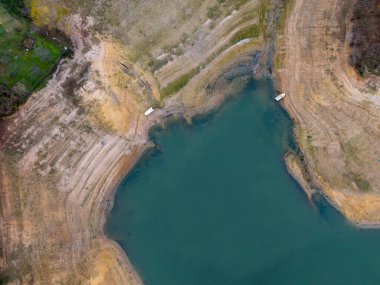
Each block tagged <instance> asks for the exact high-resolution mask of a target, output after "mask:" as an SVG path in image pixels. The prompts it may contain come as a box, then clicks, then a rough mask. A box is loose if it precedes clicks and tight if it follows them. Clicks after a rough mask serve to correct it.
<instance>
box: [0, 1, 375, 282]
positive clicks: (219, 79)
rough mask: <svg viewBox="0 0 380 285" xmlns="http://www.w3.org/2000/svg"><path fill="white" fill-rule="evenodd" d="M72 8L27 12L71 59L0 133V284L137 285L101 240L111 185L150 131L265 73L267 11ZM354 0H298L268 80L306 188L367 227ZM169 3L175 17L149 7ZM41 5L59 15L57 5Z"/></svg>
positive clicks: (202, 5) (178, 5)
mask: <svg viewBox="0 0 380 285" xmlns="http://www.w3.org/2000/svg"><path fill="white" fill-rule="evenodd" d="M69 2H70V1H67V3H66V1H62V4H63V5H64V4H65V3H66V4H67V11H66V10H65V11H66V12H65V13H64V15H65V16H64V17H63V18H60V19H58V20H57V21H53V20H54V19H53V20H52V19H50V18H44V17H42V16H43V15H44V14H43V13H42V14H41V13H38V11H40V12H41V11H42V12H44V11H45V12H46V9H45V7H46V5H48V4H47V1H44V0H40V1H33V5H35V6H33V9H34V10H33V11H34V12H35V14H34V16H35V18H36V19H35V20H36V21H38V20H42V19H50V20H51V21H50V22H48V23H45V24H51V23H55V22H57V23H58V25H59V27H60V28H61V29H63V30H65V31H67V32H68V33H69V34H70V36H71V38H72V40H73V43H74V46H75V47H76V50H75V55H74V58H73V59H70V60H68V59H66V60H64V61H63V62H62V63H61V65H60V66H59V68H58V70H57V71H56V73H55V74H54V77H53V79H52V80H50V81H49V83H48V86H47V87H46V88H44V89H42V90H40V91H38V92H36V93H35V94H33V95H32V96H31V98H30V99H29V100H28V101H27V103H26V104H25V105H24V106H23V107H22V108H21V109H20V110H19V112H18V113H17V114H16V115H15V116H13V117H12V118H9V119H8V120H7V121H6V122H3V123H2V129H1V130H0V133H1V134H2V137H1V140H0V143H1V150H0V189H1V191H0V195H1V199H0V200H1V217H2V218H1V221H0V223H1V227H0V234H1V242H2V244H1V259H0V265H1V268H2V269H3V270H2V278H3V280H5V281H8V282H14V284H17V282H19V283H18V284H20V283H21V284H30V283H32V284H141V280H140V279H139V277H138V276H137V275H136V274H135V273H134V271H133V269H132V267H131V265H130V264H129V262H128V259H127V257H126V256H125V254H124V253H123V252H122V251H121V250H120V248H119V247H118V246H117V245H116V244H115V243H114V242H112V241H109V240H108V239H106V237H105V236H104V234H103V229H102V227H103V224H104V219H105V213H106V212H107V210H108V209H109V207H111V204H112V197H113V192H114V191H115V189H116V185H117V184H118V183H119V181H120V180H121V178H122V177H124V175H125V174H126V173H127V172H128V171H129V169H130V168H131V167H132V166H133V165H134V164H135V162H136V161H137V160H138V159H139V157H140V156H141V154H142V153H143V152H144V151H145V150H146V149H147V148H148V147H150V145H149V143H148V131H149V129H150V128H151V127H152V126H154V125H156V124H158V123H160V122H162V120H164V119H165V118H167V117H169V116H183V115H184V116H186V117H188V118H191V117H192V116H194V115H196V114H199V113H202V112H205V111H208V110H210V109H211V108H215V107H217V106H219V105H220V104H221V102H222V101H223V99H224V98H225V96H228V95H231V94H233V93H234V92H235V90H236V88H239V86H241V82H239V81H234V80H233V79H234V78H236V77H239V76H238V75H249V76H252V75H254V74H258V73H260V70H259V69H256V66H262V65H257V64H258V63H260V62H261V63H266V59H265V55H266V53H263V56H258V51H260V50H264V49H265V46H266V45H265V44H264V41H265V37H264V36H265V35H263V34H261V33H258V32H257V29H258V28H259V30H260V29H263V27H262V26H260V25H262V24H263V19H264V22H265V21H266V14H267V11H268V9H269V10H270V7H271V6H270V5H269V4H268V3H269V2H268V1H262V2H260V1H239V3H240V2H241V3H240V5H238V6H236V5H235V4H233V3H232V2H231V1H225V3H226V4H225V5H220V7H216V6H217V3H214V2H213V1H211V0H210V1H179V0H178V1H174V2H173V1H161V2H162V3H160V4H162V5H157V3H151V2H152V1H148V2H149V3H145V2H144V3H143V2H141V3H140V4H136V5H132V6H131V5H129V4H128V3H127V2H128V1H117V2H115V3H112V4H110V5H111V7H103V6H102V5H101V4H99V3H98V2H97V1H89V0H88V1H84V2H83V3H82V2H81V3H80V4H79V2H78V3H74V4H72V3H71V4H70V3H69ZM71 2H72V1H71ZM351 2H352V1H327V0H323V1H312V0H294V1H293V9H292V10H289V15H287V16H288V17H287V18H286V19H287V20H286V21H285V22H284V23H285V26H284V29H283V32H282V33H281V34H280V36H278V38H277V39H278V41H277V54H276V60H275V65H276V66H275V67H276V69H277V71H276V79H277V80H278V83H279V87H280V89H281V90H282V91H284V92H286V93H287V94H288V96H287V97H286V99H285V100H283V102H284V107H285V108H286V109H287V110H288V112H289V113H290V114H291V116H292V117H293V119H294V121H295V124H296V138H297V141H298V143H299V146H300V148H301V150H302V152H303V153H304V155H305V162H306V165H307V169H308V173H310V175H311V179H312V180H313V183H314V184H315V185H317V186H318V187H317V188H318V189H319V190H321V191H324V193H326V195H327V196H328V197H329V199H330V200H331V202H332V203H333V204H334V205H336V206H337V208H339V209H340V210H341V211H342V212H343V213H344V214H345V215H346V216H347V217H348V218H349V219H350V220H352V221H354V222H357V223H359V224H360V225H373V224H377V223H378V222H379V221H380V194H379V193H378V191H380V187H379V185H380V175H379V163H378V159H379V158H380V145H379V144H378V143H377V142H378V140H379V132H380V118H379V114H380V112H379V107H380V100H379V98H380V95H379V91H378V89H374V88H373V86H376V84H375V85H374V84H373V82H378V81H377V78H376V77H368V78H365V79H363V78H360V77H358V76H357V75H356V72H355V71H354V70H353V69H352V68H351V67H350V66H349V65H348V55H349V47H348V44H347V43H348V40H347V39H348V38H349V31H350V23H349V21H348V20H347V19H348V18H349V13H350V9H349V7H350V5H351V4H352V3H351ZM39 5H40V6H39ZM70 5H72V6H73V7H71V6H70ZM81 5H83V6H81ZM86 5H90V6H91V7H93V9H91V13H93V14H91V13H85V12H83V10H86V9H85V8H83V7H85V6H86ZM77 6H79V7H77ZM169 6H170V9H167V10H165V11H170V13H169V12H168V13H163V12H162V11H161V12H160V11H159V10H157V11H156V10H154V9H161V8H159V7H164V8H167V7H169ZM147 7H154V8H147ZM215 7H216V8H215ZM49 8H50V9H52V11H54V9H58V10H57V11H56V13H50V14H49V15H51V17H53V16H54V15H59V16H60V17H62V13H58V12H59V11H61V12H62V10H61V9H63V8H62V7H61V6H59V7H58V6H57V7H55V6H51V7H50V6H49ZM164 8H162V9H164ZM39 9H40V10H39ZM70 9H71V10H70ZM102 9H103V10H102ZM87 10H88V9H87ZM105 10H107V11H108V12H107V13H106V12H104V11H105ZM76 11H79V12H78V13H76ZM102 11H103V12H102ZM156 12H157V13H158V14H159V15H165V17H158V16H152V15H156V14H155V13H156ZM41 15H42V16H41ZM126 15H128V16H129V17H126ZM152 18H154V21H152ZM148 20H149V21H148ZM167 29H169V31H170V33H169V32H168V33H166V31H168V30H167ZM126 30H128V31H130V32H129V33H128V35H127V36H126V35H125V31H126ZM173 31H177V32H176V33H174V32H173ZM226 86H229V88H230V90H226V88H225V87H226ZM152 106H153V107H154V108H155V109H156V111H154V112H153V113H152V114H151V115H150V116H149V117H146V116H144V112H145V110H146V109H148V108H149V107H152ZM292 165H293V166H294V167H290V168H291V169H297V171H298V172H299V171H301V170H300V169H301V168H299V167H297V164H294V161H293V162H292ZM299 173H301V172H299ZM301 183H302V181H301Z"/></svg>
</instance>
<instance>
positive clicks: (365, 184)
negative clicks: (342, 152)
mask: <svg viewBox="0 0 380 285" xmlns="http://www.w3.org/2000/svg"><path fill="white" fill-rule="evenodd" d="M354 182H355V184H356V186H358V188H359V189H360V190H362V191H365V192H368V191H370V190H371V184H370V183H369V181H368V180H367V179H365V178H363V177H362V176H361V175H360V174H357V173H355V174H354Z"/></svg>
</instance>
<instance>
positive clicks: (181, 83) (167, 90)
mask: <svg viewBox="0 0 380 285" xmlns="http://www.w3.org/2000/svg"><path fill="white" fill-rule="evenodd" d="M197 73H198V70H197V69H193V70H191V71H190V72H188V73H186V74H185V75H183V76H181V77H180V78H178V79H177V80H176V81H174V82H172V83H170V84H169V85H168V86H166V87H164V88H162V89H161V95H162V96H163V98H165V97H168V96H170V95H172V94H174V93H177V92H178V91H179V90H181V89H182V88H183V87H185V85H186V84H187V83H189V81H190V80H191V78H193V77H194V76H195V75H196V74H197Z"/></svg>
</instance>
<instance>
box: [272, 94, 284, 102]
mask: <svg viewBox="0 0 380 285" xmlns="http://www.w3.org/2000/svg"><path fill="white" fill-rule="evenodd" d="M284 97H285V93H281V94H280V95H278V96H277V97H276V98H274V99H275V100H276V101H277V102H278V101H280V100H281V99H282V98H284Z"/></svg>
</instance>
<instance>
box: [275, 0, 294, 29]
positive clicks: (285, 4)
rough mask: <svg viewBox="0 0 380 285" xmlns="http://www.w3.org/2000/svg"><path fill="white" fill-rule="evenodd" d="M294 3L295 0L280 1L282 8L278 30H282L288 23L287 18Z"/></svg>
mask: <svg viewBox="0 0 380 285" xmlns="http://www.w3.org/2000/svg"><path fill="white" fill-rule="evenodd" d="M293 5H294V1H293V0H281V1H280V9H281V13H280V16H279V19H278V21H277V30H282V29H283V28H284V26H285V23H286V18H287V17H288V15H289V12H290V11H291V10H292V8H293Z"/></svg>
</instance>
